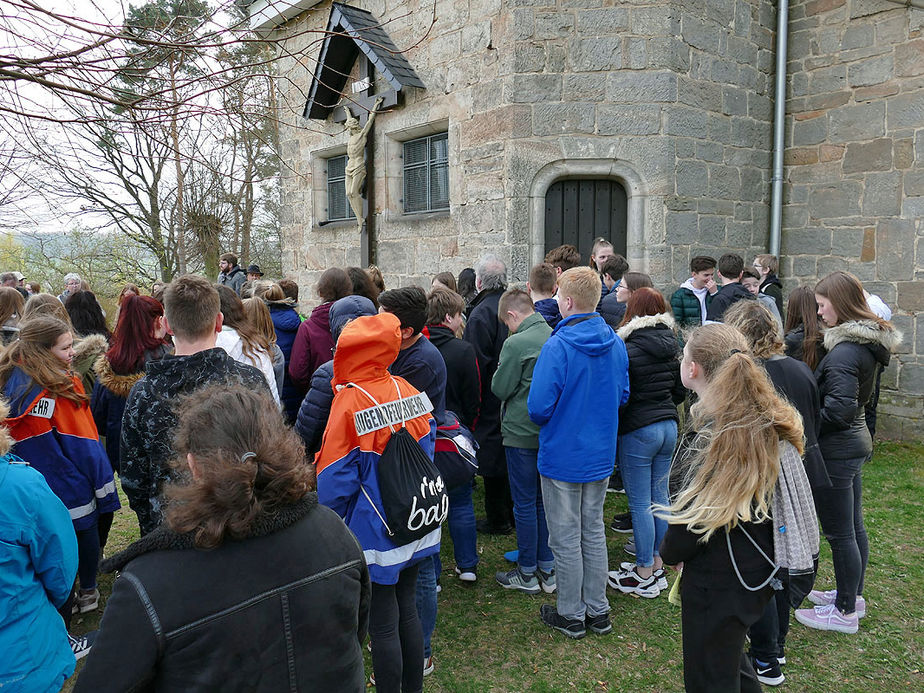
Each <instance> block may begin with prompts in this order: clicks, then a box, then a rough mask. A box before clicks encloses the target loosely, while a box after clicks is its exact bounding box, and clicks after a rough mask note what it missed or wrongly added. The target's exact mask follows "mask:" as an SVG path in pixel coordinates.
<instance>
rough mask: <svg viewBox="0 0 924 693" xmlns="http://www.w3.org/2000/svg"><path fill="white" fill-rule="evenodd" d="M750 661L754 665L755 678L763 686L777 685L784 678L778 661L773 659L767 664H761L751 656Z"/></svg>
mask: <svg viewBox="0 0 924 693" xmlns="http://www.w3.org/2000/svg"><path fill="white" fill-rule="evenodd" d="M751 663H752V664H753V665H754V671H756V672H757V680H758V681H760V682H761V683H762V684H764V685H765V686H779V685H780V684H781V683H783V681H785V680H786V677H785V676H783V670H782V669H780V663H779V662H778V661H777V660H775V659H774V660H771V661H770V662H768V663H767V664H761V663H759V662H758V661H757V659H755V658H754V657H752V658H751Z"/></svg>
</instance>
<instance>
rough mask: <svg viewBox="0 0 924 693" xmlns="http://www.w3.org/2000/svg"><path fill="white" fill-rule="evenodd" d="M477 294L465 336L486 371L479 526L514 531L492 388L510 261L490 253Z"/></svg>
mask: <svg viewBox="0 0 924 693" xmlns="http://www.w3.org/2000/svg"><path fill="white" fill-rule="evenodd" d="M475 287H476V288H477V289H478V295H477V296H476V297H475V300H474V301H472V312H471V314H470V316H469V319H468V324H467V325H466V327H465V341H466V342H468V343H469V344H471V345H472V346H473V347H475V355H476V356H477V357H478V370H479V371H480V374H481V414H480V415H479V417H478V421H477V422H476V423H475V430H474V431H472V432H473V433H474V434H475V439H476V440H477V441H478V445H479V446H480V447H479V448H478V473H479V474H481V476H482V477H484V509H485V514H486V515H487V518H486V520H485V521H484V522H479V525H480V526H479V528H478V529H479V530H481V531H484V532H487V533H489V534H510V532H511V531H513V526H512V524H511V520H512V518H513V501H512V500H511V498H510V485H509V483H508V480H507V461H506V457H505V456H504V445H503V439H502V437H501V426H500V424H501V416H500V400H499V399H497V397H496V396H495V395H494V393H493V392H491V379H492V378H493V377H494V371H495V370H497V361H498V359H499V357H500V352H501V347H503V346H504V340H505V339H507V326H506V325H504V323H502V322H501V321H500V320H498V318H497V304H498V303H499V301H500V297H501V296H502V295H503V293H504V291H505V290H506V288H507V266H506V265H505V264H504V263H503V262H502V261H501V260H499V259H498V258H497V257H496V256H494V255H485V256H484V257H483V258H481V260H479V261H478V265H477V267H476V268H475Z"/></svg>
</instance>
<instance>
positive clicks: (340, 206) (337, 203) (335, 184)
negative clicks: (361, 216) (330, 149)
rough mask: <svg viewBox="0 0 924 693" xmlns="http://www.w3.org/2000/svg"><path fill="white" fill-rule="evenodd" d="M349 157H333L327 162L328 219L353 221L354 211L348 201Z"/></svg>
mask: <svg viewBox="0 0 924 693" xmlns="http://www.w3.org/2000/svg"><path fill="white" fill-rule="evenodd" d="M346 165H347V157H346V155H343V156H332V157H331V158H330V159H328V160H327V219H328V221H337V220H339V219H353V218H354V216H353V209H352V207H350V202H349V201H348V200H347V196H346V188H345V187H344V185H345V183H344V181H345V180H346Z"/></svg>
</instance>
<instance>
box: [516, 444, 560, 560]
mask: <svg viewBox="0 0 924 693" xmlns="http://www.w3.org/2000/svg"><path fill="white" fill-rule="evenodd" d="M504 453H505V454H506V455H507V475H508V476H509V478H510V495H511V496H513V517H514V518H515V519H516V521H517V550H518V551H519V552H520V553H519V554H518V556H517V563H518V564H519V566H520V570H522V571H523V572H524V573H535V572H536V567H537V566H538V567H539V568H541V569H542V570H544V571H546V572H549V571H550V570H551V569H552V568H553V567H554V565H555V559H554V557H553V556H552V550H551V549H550V548H549V528H548V525H547V524H546V521H545V509H544V508H543V506H542V489H541V487H540V483H539V471H538V469H537V468H536V460H537V458H538V456H539V451H538V450H531V449H528V448H511V447H507V446H504Z"/></svg>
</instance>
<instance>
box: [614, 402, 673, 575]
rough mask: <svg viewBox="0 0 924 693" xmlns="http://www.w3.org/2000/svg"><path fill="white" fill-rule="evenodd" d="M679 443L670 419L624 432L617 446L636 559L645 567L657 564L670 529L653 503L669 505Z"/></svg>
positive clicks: (638, 563)
mask: <svg viewBox="0 0 924 693" xmlns="http://www.w3.org/2000/svg"><path fill="white" fill-rule="evenodd" d="M676 444H677V422H676V421H674V420H673V419H668V420H666V421H658V422H656V423H653V424H649V425H648V426H643V427H642V428H638V429H636V430H634V431H630V432H629V433H623V434H622V435H620V436H619V443H618V445H617V446H616V455H617V457H618V458H619V471H620V472H622V482H623V484H625V487H626V496H627V497H628V499H629V512H630V513H631V514H632V533H633V535H634V536H635V552H636V553H635V563H636V565H639V566H642V567H644V568H649V567H651V566H653V565H654V557H655V556H657V555H658V548H659V547H660V546H661V540H662V539H663V538H664V533H665V532H666V531H667V522H665V521H664V520H662V519H660V518H657V517H655V516H654V515H653V514H652V512H651V504H652V503H659V504H661V505H667V500H668V498H667V480H668V472H669V471H670V467H671V456H672V455H673V454H674V446H675V445H676Z"/></svg>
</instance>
